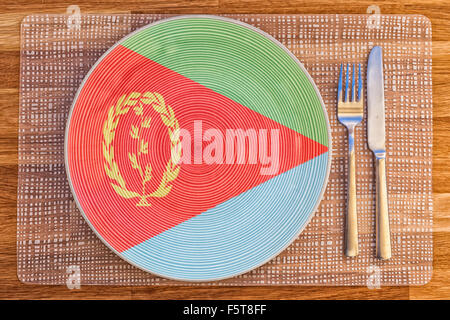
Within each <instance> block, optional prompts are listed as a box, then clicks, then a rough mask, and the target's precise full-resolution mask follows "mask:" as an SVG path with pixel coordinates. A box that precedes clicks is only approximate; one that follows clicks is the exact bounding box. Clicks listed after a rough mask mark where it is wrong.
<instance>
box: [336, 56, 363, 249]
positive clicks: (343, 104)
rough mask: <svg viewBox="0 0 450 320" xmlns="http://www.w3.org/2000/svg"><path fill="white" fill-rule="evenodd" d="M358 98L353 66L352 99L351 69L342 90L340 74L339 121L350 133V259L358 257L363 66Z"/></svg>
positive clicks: (347, 242)
mask: <svg viewBox="0 0 450 320" xmlns="http://www.w3.org/2000/svg"><path fill="white" fill-rule="evenodd" d="M358 68H359V71H358V96H357V99H356V95H355V73H356V70H355V64H353V72H352V83H351V86H352V87H351V98H350V88H349V86H348V85H349V83H348V80H349V79H348V78H349V68H348V63H347V72H346V77H345V88H342V69H343V65H342V64H341V68H340V69H341V70H340V72H339V85H338V120H339V122H341V123H342V124H343V125H344V126H345V127H347V131H348V151H349V154H348V158H349V168H348V194H347V216H346V222H345V254H346V256H348V257H355V256H357V255H358V218H357V214H356V157H355V127H356V126H357V125H358V124H359V123H360V122H361V121H362V117H363V94H362V78H361V65H360V64H358Z"/></svg>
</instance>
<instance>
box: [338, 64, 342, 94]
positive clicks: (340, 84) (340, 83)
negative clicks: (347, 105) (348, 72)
mask: <svg viewBox="0 0 450 320" xmlns="http://www.w3.org/2000/svg"><path fill="white" fill-rule="evenodd" d="M341 101H342V63H341V71H340V72H339V82H338V102H341Z"/></svg>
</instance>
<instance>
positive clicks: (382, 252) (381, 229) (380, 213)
mask: <svg viewBox="0 0 450 320" xmlns="http://www.w3.org/2000/svg"><path fill="white" fill-rule="evenodd" d="M376 176H377V178H376V181H377V197H376V215H377V216H376V219H377V220H376V233H377V241H376V242H377V256H378V258H380V259H382V260H387V259H389V258H390V257H391V235H390V230H389V208H388V194H387V184H386V158H385V157H384V156H383V157H379V156H377V160H376Z"/></svg>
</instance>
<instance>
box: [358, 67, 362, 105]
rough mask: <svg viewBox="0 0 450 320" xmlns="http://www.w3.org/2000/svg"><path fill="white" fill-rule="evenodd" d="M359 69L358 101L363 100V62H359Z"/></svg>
mask: <svg viewBox="0 0 450 320" xmlns="http://www.w3.org/2000/svg"><path fill="white" fill-rule="evenodd" d="M358 67H359V71H358V101H361V93H362V78H361V64H360V63H358Z"/></svg>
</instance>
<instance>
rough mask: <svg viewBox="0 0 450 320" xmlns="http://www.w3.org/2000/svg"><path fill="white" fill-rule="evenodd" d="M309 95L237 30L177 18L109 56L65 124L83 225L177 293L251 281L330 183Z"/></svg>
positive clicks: (292, 63)
mask: <svg viewBox="0 0 450 320" xmlns="http://www.w3.org/2000/svg"><path fill="white" fill-rule="evenodd" d="M329 132H330V130H329V124H328V118H327V114H326V110H325V107H324V104H323V102H322V99H321V97H320V94H319V92H318V90H317V88H316V86H315V84H314V82H313V80H312V79H311V77H310V76H309V75H308V73H307V71H306V70H305V68H304V67H303V65H302V64H301V63H300V62H299V61H298V60H297V58H296V57H295V56H294V55H293V54H291V53H290V52H289V51H288V50H287V49H286V48H285V47H284V46H283V45H282V44H281V43H279V42H278V41H277V40H275V39H274V38H272V37H271V36H269V35H268V34H266V33H264V32H262V31H261V30H258V29H256V28H254V27H252V26H250V25H247V24H245V23H242V22H239V21H235V20H231V19H227V18H223V17H216V16H197V15H195V16H179V17H174V18H170V19H166V20H161V21H159V22H156V23H153V24H150V25H148V26H146V27H144V28H142V29H139V30H137V31H135V32H133V33H132V34H130V35H128V36H127V37H125V38H124V39H122V40H121V41H119V42H118V43H117V44H116V45H114V46H113V47H112V48H110V49H109V50H108V51H107V52H106V53H105V54H104V55H103V56H102V57H101V58H100V59H99V60H98V61H97V63H96V64H95V65H94V66H93V67H92V69H91V70H90V71H89V73H88V74H87V76H86V77H85V79H84V80H83V82H82V84H81V86H80V88H79V90H78V92H77V94H76V96H75V99H74V102H73V105H72V107H71V110H70V114H69V118H68V122H67V128H66V137H65V157H66V159H65V160H66V171H67V176H68V180H69V184H70V187H71V190H72V193H73V196H74V198H75V201H76V203H77V206H78V208H79V209H80V211H81V213H82V215H83V216H84V218H85V219H86V221H87V223H88V224H89V225H90V227H91V228H92V230H93V231H94V232H95V233H96V234H97V236H98V237H99V238H100V239H101V240H102V241H103V242H104V243H105V244H106V245H107V246H108V247H109V248H111V250H113V251H114V252H115V253H116V254H118V255H119V256H120V257H122V258H123V259H125V260H126V261H128V262H129V263H131V264H133V265H135V266H136V267H139V268H141V269H143V270H145V271H148V272H151V273H153V274H155V275H158V276H161V277H166V278H170V279H176V280H183V281H213V280H219V279H224V278H228V277H232V276H236V275H239V274H242V273H245V272H248V271H250V270H252V269H254V268H256V267H258V266H260V265H262V264H264V263H266V262H267V261H269V260H270V259H272V258H274V257H275V256H276V255H278V254H279V253H280V252H281V251H282V250H283V249H285V248H286V247H287V246H288V245H289V244H290V243H291V242H292V241H294V240H295V239H296V238H297V237H298V235H299V234H300V233H301V231H302V230H303V229H304V228H305V226H306V225H307V223H308V222H309V221H310V219H311V218H312V216H313V214H314V211H315V210H316V208H317V206H318V204H319V202H320V200H321V198H322V195H323V193H324V190H325V186H326V183H327V180H328V174H329V168H330V159H331V154H330V136H329Z"/></svg>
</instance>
